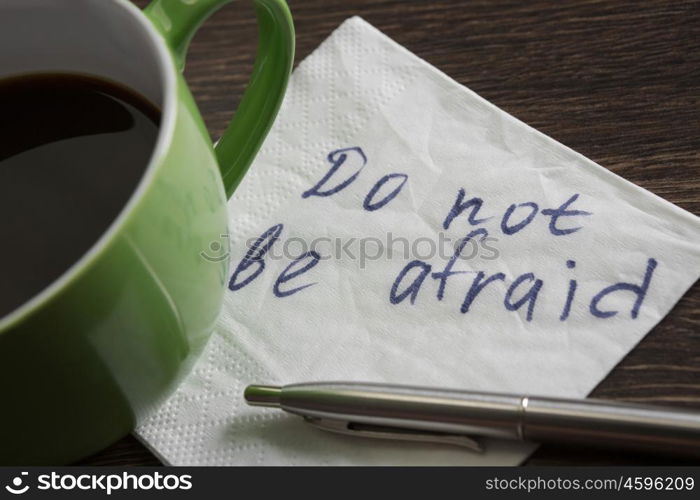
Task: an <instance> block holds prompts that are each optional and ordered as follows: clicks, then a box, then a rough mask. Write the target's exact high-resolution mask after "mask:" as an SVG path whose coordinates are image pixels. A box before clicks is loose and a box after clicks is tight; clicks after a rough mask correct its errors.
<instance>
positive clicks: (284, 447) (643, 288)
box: [139, 18, 700, 464]
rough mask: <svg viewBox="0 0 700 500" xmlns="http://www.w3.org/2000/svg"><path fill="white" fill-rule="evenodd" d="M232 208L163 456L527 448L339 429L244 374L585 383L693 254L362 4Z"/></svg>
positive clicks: (506, 453)
mask: <svg viewBox="0 0 700 500" xmlns="http://www.w3.org/2000/svg"><path fill="white" fill-rule="evenodd" d="M230 220H231V227H230V233H229V234H227V235H222V241H221V242H220V244H218V246H217V248H221V249H225V248H229V247H230V254H226V255H225V257H226V258H229V259H230V262H231V270H230V274H229V276H227V279H228V291H227V297H226V302H225V307H224V312H223V314H222V317H221V320H220V322H219V324H218V326H217V331H216V334H215V336H214V338H213V339H212V340H211V341H210V343H209V345H208V346H207V349H206V351H205V353H204V356H203V358H202V359H201V360H200V362H198V364H197V365H196V366H195V368H194V370H193V372H192V373H191V375H190V376H189V377H188V379H187V380H186V381H185V383H184V384H183V385H182V387H181V388H180V389H179V390H178V391H177V392H176V394H175V395H174V396H173V397H172V398H171V399H170V400H169V401H168V402H166V404H165V405H164V406H163V407H162V408H161V409H160V410H159V411H158V412H157V413H156V414H155V415H153V416H152V417H151V418H150V419H149V420H148V421H146V422H144V424H143V425H142V426H141V427H140V429H139V435H140V436H141V437H142V438H143V439H144V440H145V441H146V442H147V443H148V444H149V445H150V446H151V447H152V448H153V449H154V450H155V451H156V452H157V453H159V454H160V455H161V456H162V457H163V458H164V459H165V460H166V461H168V462H170V463H175V464H470V463H471V464H515V463H518V462H519V461H520V460H522V459H523V458H524V457H525V456H526V455H527V453H528V452H529V451H530V450H531V449H532V447H531V446H529V445H523V444H513V443H505V442H499V441H489V442H488V443H487V452H486V454H484V455H476V454H472V453H469V452H465V451H464V450H461V449H456V448H450V447H446V446H431V445H416V444H406V443H392V442H382V441H379V442H377V441H374V440H368V439H367V440H362V439H351V438H347V437H342V436H333V435H327V434H324V433H322V432H320V431H317V430H315V429H313V428H309V427H308V426H305V425H304V424H303V423H302V422H301V421H300V420H299V419H295V418H293V417H290V416H287V415H284V414H282V413H280V412H274V411H269V412H267V411H261V410H259V409H249V408H247V407H246V406H245V404H244V403H243V402H242V399H241V393H242V389H243V388H244V387H245V385H247V384H249V383H254V382H262V383H293V382H300V381H313V380H329V379H330V380H355V381H377V382H380V381H386V382H394V383H409V384H415V385H438V386H444V387H452V388H464V389H473V390H487V391H501V392H521V393H528V394H539V395H550V396H566V397H584V396H585V395H587V394H588V392H589V391H590V390H591V389H592V388H593V387H594V386H595V385H596V384H597V383H598V382H599V381H600V380H601V379H602V378H603V377H604V376H605V375H606V374H607V373H608V371H609V370H610V369H611V368H612V367H613V366H614V365H615V364H616V363H617V362H618V361H619V360H620V359H621V358H622V357H623V356H624V355H625V354H626V353H627V352H628V351H629V350H630V349H631V348H632V347H633V346H634V345H635V344H636V343H637V342H638V341H639V340H640V339H641V338H642V337H643V336H644V335H645V334H646V333H647V332H648V331H649V330H650V329H651V328H652V327H653V326H654V325H655V324H656V323H657V322H658V321H659V320H660V319H661V318H662V317H663V316H664V315H665V314H667V313H668V311H669V310H670V309H671V307H672V306H673V304H674V303H675V302H676V301H677V300H678V299H679V298H680V297H681V296H682V294H683V293H684V291H685V290H686V289H687V288H688V287H689V286H691V285H692V284H693V283H694V282H695V281H696V280H697V278H698V271H699V270H700V220H699V219H698V218H697V217H695V216H694V215H692V214H690V213H687V212H685V211H683V210H681V209H679V208H678V207H676V206H673V205H671V204H670V203H668V202H666V201H664V200H662V199H660V198H658V197H657V196H655V195H653V194H651V193H649V192H647V191H644V190H642V189H640V188H639V187H637V186H634V185H632V184H631V183H629V182H627V181H625V180H624V179H621V178H620V177H617V176H615V175H614V174H612V173H611V172H609V171H608V170H606V169H604V168H603V167H601V166H599V165H597V164H595V163H593V162H591V161H590V160H588V159H586V158H585V157H583V156H581V155H579V154H578V153H576V152H574V151H572V150H570V149H568V148H567V147H565V146H563V145H561V144H559V143H557V142H556V141H554V140H552V139H551V138H549V137H546V136H544V135H543V134H541V133H539V132H537V131H536V130H534V129H532V128H530V127H528V126H527V125H525V124H523V123H521V122H519V121H518V120H516V119H515V118H513V117H512V116H510V115H508V114H506V113H505V112H503V111H501V110H499V109H498V108H496V107H495V106H493V105H492V104H490V103H488V102H486V101H485V100H483V99H481V98H480V97H479V96H477V95H476V94H474V93H473V92H471V91H470V90H468V89H466V88H464V87H462V86H460V85H459V84H457V83H456V82H454V81H452V80H450V79H449V78H448V77H447V76H446V75H444V74H442V73H440V72H439V71H438V70H436V69H435V68H433V67H432V66H430V65H428V64H427V63H425V62H424V61H422V60H420V59H419V58H417V57H416V56H414V55H412V54H411V53H409V52H408V51H406V50H405V49H404V48H402V47H400V46H399V45H397V44H396V43H394V42H393V41H391V40H390V39H388V38H386V37H385V36H384V35H382V34H381V33H380V32H378V31H377V30H375V29H374V28H372V27H371V26H369V25H368V24H367V23H365V22H364V21H362V20H361V19H359V18H353V19H350V20H348V21H346V22H345V23H344V24H343V25H342V26H341V27H340V28H339V29H338V30H336V31H335V32H334V33H333V34H332V35H331V37H330V38H329V39H328V40H326V41H325V42H324V43H323V44H322V45H321V47H320V48H319V49H317V50H316V51H315V52H314V53H313V54H312V55H311V56H309V57H308V58H307V59H306V60H305V61H304V62H303V63H302V64H301V65H300V66H299V67H298V69H297V70H296V71H295V74H294V75H293V77H292V82H291V84H290V89H289V93H288V95H287V98H286V100H285V103H284V105H283V108H282V111H281V114H280V117H279V119H278V122H277V123H276V124H275V126H274V128H273V131H272V133H271V135H270V137H269V139H268V140H267V142H266V143H265V146H264V147H263V150H262V151H261V154H260V156H259V159H258V160H256V163H255V164H254V165H253V167H252V168H251V171H250V173H249V175H248V176H247V177H246V179H245V180H244V182H243V184H242V185H241V187H240V188H239V191H238V192H237V193H236V195H235V197H234V199H233V200H232V201H231V203H230ZM229 243H230V245H229ZM212 248H213V247H212ZM222 251H223V250H222ZM220 257H221V256H220V255H219V254H217V255H209V254H208V253H207V251H206V249H205V251H204V252H203V258H212V259H216V258H220Z"/></svg>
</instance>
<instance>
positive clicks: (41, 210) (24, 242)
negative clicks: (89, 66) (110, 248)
mask: <svg viewBox="0 0 700 500" xmlns="http://www.w3.org/2000/svg"><path fill="white" fill-rule="evenodd" d="M159 123H160V112H159V111H158V110H157V109H156V108H155V107H154V106H153V105H152V104H151V103H150V102H149V101H148V100H146V98H144V97H142V96H141V95H140V94H138V93H136V92H134V91H132V90H130V89H128V88H126V87H123V86H120V85H118V84H115V83H111V82H107V81H104V80H101V79H97V78H93V77H87V76H81V75H69V74H35V75H28V76H20V77H14V78H8V79H4V80H0V318H2V317H3V316H5V315H6V314H8V313H10V312H11V311H12V310H14V309H16V308H17V307H19V306H20V305H22V304H23V303H24V302H26V301H27V300H29V299H31V298H32V297H33V296H34V295H36V294H37V293H39V292H41V290H43V289H44V288H46V287H47V286H48V285H49V284H51V282H53V281H54V280H55V279H57V278H58V277H59V276H60V275H61V274H62V273H63V272H65V271H66V270H67V269H68V268H69V267H70V266H71V265H72V264H74V263H75V262H77V261H78V260H79V259H80V258H81V257H82V256H83V255H84V254H85V253H86V252H87V251H88V250H89V249H90V247H91V246H92V245H93V244H94V243H95V242H96V241H97V240H98V239H99V237H100V236H101V235H102V234H103V233H104V232H105V230H106V229H107V228H108V227H109V225H110V224H111V223H112V222H113V221H114V219H115V218H116V217H117V215H118V214H119V213H120V211H121V210H122V208H123V207H124V205H125V204H126V202H127V201H128V199H129V197H130V196H131V194H132V193H133V192H134V190H135V188H136V186H137V185H138V183H139V180H140V179H141V177H142V176H143V174H144V171H145V169H146V167H147V165H148V163H149V160H150V158H151V155H152V153H153V149H154V146H155V143H156V140H157V135H158V128H159Z"/></svg>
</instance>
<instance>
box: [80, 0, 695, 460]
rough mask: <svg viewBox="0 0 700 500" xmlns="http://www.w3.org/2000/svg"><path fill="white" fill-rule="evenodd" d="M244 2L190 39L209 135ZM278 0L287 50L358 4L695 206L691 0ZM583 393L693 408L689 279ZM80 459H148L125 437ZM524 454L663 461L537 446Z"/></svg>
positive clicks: (250, 46) (233, 65)
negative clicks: (288, 27)
mask: <svg viewBox="0 0 700 500" xmlns="http://www.w3.org/2000/svg"><path fill="white" fill-rule="evenodd" d="M136 3H137V4H138V5H139V6H141V7H143V6H144V5H145V4H146V3H147V2H145V1H136ZM250 3H251V2H248V1H239V2H234V3H233V4H230V5H228V6H226V7H224V8H223V9H222V10H221V11H220V12H218V13H217V14H216V15H215V16H214V17H213V18H212V19H210V20H209V21H208V23H207V24H206V25H205V26H204V27H203V28H202V29H201V30H200V32H199V33H198V35H197V37H196V38H195V40H194V42H193V44H192V47H191V50H190V54H189V58H188V64H187V69H186V77H187V81H188V82H189V85H190V88H191V89H192V92H193V93H194V95H195V98H196V99H197V102H198V104H199V106H200V110H201V112H202V115H203V117H204V119H205V121H206V123H207V125H208V127H209V130H210V131H211V134H212V137H218V135H219V134H220V133H221V132H222V131H223V129H224V127H225V125H226V123H227V122H228V120H229V119H230V116H231V113H232V110H234V109H235V107H236V105H237V104H238V101H239V99H240V98H241V95H242V93H243V90H244V88H245V85H246V83H247V78H248V75H249V74H250V71H251V68H252V63H253V59H254V54H255V47H256V43H257V42H256V38H257V33H256V26H255V20H254V14H253V10H252V8H251V6H250ZM289 3H290V7H291V9H292V13H293V15H294V20H295V24H296V31H297V62H298V61H300V60H302V59H303V58H304V57H306V56H307V55H308V54H309V53H310V52H311V51H312V50H313V49H314V48H315V47H317V46H318V44H319V43H320V42H321V41H323V40H324V39H325V38H326V37H327V36H328V35H329V34H330V33H331V31H332V30H333V29H334V28H336V27H337V26H338V25H339V24H340V23H341V22H342V21H343V20H344V19H346V18H347V17H350V16H353V15H360V16H362V17H364V18H365V19H366V20H367V21H369V22H370V23H372V24H373V25H374V26H376V27H377V28H379V29H380V30H382V31H383V32H384V33H386V34H387V35H389V36H390V37H392V38H393V39H394V40H396V41H397V42H399V43H400V44H402V45H404V46H405V47H406V48H408V49H409V50H410V51H412V52H414V53H415V54H417V55H418V56H420V57H422V58H424V59H425V60H427V61H428V62H430V63H431V64H433V65H434V66H436V67H438V68H439V69H441V70H442V71H444V72H446V73H447V74H448V75H450V76H451V77H453V78H454V79H456V80H457V81H458V82H460V83H461V84H463V85H466V86H468V87H469V88H471V89H472V90H474V91H475V92H477V93H478V94H480V95H481V96H483V97H484V98H486V99H488V100H490V101H491V102H493V103H495V104H496V105H498V106H499V107H501V108H502V109H504V110H505V111H507V112H509V113H511V114H513V115H514V116H516V117H517V118H519V119H520V120H522V121H524V122H526V123H528V124H530V125H532V126H534V127H535V128H538V129H539V130H541V131H542V132H544V133H545V134H547V135H550V136H552V137H554V138H555V139H557V140H559V141H560V142H562V143H564V144H566V145H568V146H570V147H572V148H573V149H575V150H576V151H579V152H580V153H582V154H584V155H585V156H588V157H589V158H591V159H592V160H594V161H596V162H598V163H600V164H601V165H603V166H605V167H607V168H608V169H610V170H612V171H613V172H615V173H616V174H619V175H621V176H623V177H625V178H626V179H629V180H630V181H633V182H635V183H636V184H638V185H640V186H642V187H644V188H646V189H648V190H650V191H652V192H653V193H656V194H658V195H659V196H661V197H663V198H665V199H667V200H669V201H671V202H673V203H676V204H678V205H679V206H681V207H683V208H685V209H687V210H689V211H691V212H693V213H694V214H696V215H698V214H700V153H699V152H698V151H699V149H700V106H699V104H700V47H699V42H700V2H697V1H669V0H645V1H644V2H637V1H617V0H609V1H597V0H576V1H575V0H571V1H569V0H567V1H557V0H550V1H545V0H532V1H519V0H516V1H485V0H477V1H458V0H454V1H447V0H443V1H434V2H428V1H421V0H410V1H409V0H396V1H393V0H392V1H388V0H387V1H378V0H342V1H341V0H332V1H330V0H290V2H289ZM592 395H593V396H596V397H600V398H610V399H617V400H622V401H637V402H643V403H657V404H665V405H676V406H679V407H691V408H698V409H700V286H698V284H696V285H695V286H693V287H692V288H691V289H690V290H689V291H688V292H687V293H686V294H685V296H684V297H683V299H682V300H681V301H680V302H679V303H678V305H677V306H676V307H675V308H674V309H673V310H672V311H671V312H670V314H669V315H668V316H667V317H666V318H665V319H664V320H663V321H661V323H660V324H659V325H658V326H656V327H655V328H654V329H653V330H652V331H651V333H649V335H648V336H647V337H646V338H645V339H644V340H643V341H642V342H641V343H640V344H639V345H638V346H637V347H636V348H635V349H634V350H633V351H632V352H631V353H630V354H629V355H628V356H627V357H626V358H625V359H624V360H623V361H622V362H621V363H620V364H619V366H617V367H616V368H615V369H614V370H613V371H612V372H611V373H610V374H609V376H608V377H607V378H606V379H605V380H604V381H603V382H602V383H601V384H600V385H599V386H598V387H597V388H596V389H595V391H594V392H593V394H592ZM82 463H84V464H95V465H96V464H110V465H153V464H157V463H159V462H158V460H157V459H156V458H155V457H154V456H153V455H152V454H150V453H149V452H148V451H147V450H146V449H145V448H144V447H143V446H142V445H141V444H140V443H139V442H138V441H137V440H136V439H135V438H133V437H127V438H124V439H123V440H121V441H119V442H118V443H115V444H114V445H113V446H111V447H109V448H107V449H106V450H104V451H102V452H100V453H98V454H97V455H95V456H93V457H90V458H89V459H87V460H84V461H83V462H82ZM527 463H528V464H534V465H538V464H570V465H578V464H580V465H585V464H644V463H648V464H649V463H650V464H661V463H674V462H670V461H668V460H666V459H663V458H661V457H642V456H637V455H622V454H618V453H615V452H582V451H580V450H578V449H567V448H566V447H559V448H556V447H551V446H542V447H541V448H540V449H539V450H538V451H537V452H536V453H535V454H534V455H533V456H532V457H531V458H530V459H529V461H528V462H527Z"/></svg>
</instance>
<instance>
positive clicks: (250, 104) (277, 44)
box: [144, 0, 294, 198]
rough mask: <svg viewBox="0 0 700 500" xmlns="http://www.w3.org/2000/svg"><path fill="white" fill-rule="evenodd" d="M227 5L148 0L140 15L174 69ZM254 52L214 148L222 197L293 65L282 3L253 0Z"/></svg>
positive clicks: (270, 117)
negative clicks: (249, 72) (246, 77)
mask: <svg viewBox="0 0 700 500" xmlns="http://www.w3.org/2000/svg"><path fill="white" fill-rule="evenodd" d="M230 1H231V0H153V1H152V2H151V3H150V4H149V5H148V7H146V9H145V10H144V13H145V14H146V15H147V16H148V18H149V19H150V20H151V22H152V23H153V24H154V25H155V26H156V28H157V29H158V30H159V31H160V32H161V34H162V35H163V37H164V38H165V40H166V42H167V43H168V45H169V46H170V49H171V50H172V52H173V55H174V57H175V61H176V64H177V66H178V69H180V70H182V68H183V67H184V61H185V57H186V55H187V48H188V47H189V44H190V40H191V39H192V37H193V36H194V34H195V32H196V31H197V29H198V28H199V26H201V24H202V23H203V22H204V21H205V20H206V19H207V18H208V17H209V16H210V15H211V14H212V13H214V12H215V11H216V10H217V9H218V8H219V7H221V6H223V5H224V4H227V3H229V2H230ZM254 1H255V10H256V14H257V19H258V53H257V56H256V59H255V65H254V67H253V74H252V75H251V77H250V82H249V83H248V87H247V89H246V91H245V94H244V95H243V99H242V100H241V103H240V104H239V106H238V110H237V111H236V113H235V115H234V116H233V119H232V120H231V122H230V123H229V125H228V127H227V128H226V131H225V132H224V135H223V136H222V137H221V139H219V141H218V142H217V143H216V145H215V147H214V149H215V151H216V157H217V160H218V162H219V168H220V169H221V176H222V177H223V180H224V187H225V188H226V196H227V197H229V198H230V197H231V195H232V194H233V191H234V190H235V189H236V187H237V186H238V184H239V183H240V182H241V179H243V175H244V174H245V172H246V170H248V167H249V166H250V164H251V162H252V161H253V158H255V155H256V153H257V152H258V150H259V149H260V146H261V145H262V143H263V140H264V139H265V136H266V135H267V133H268V131H269V130H270V127H271V126H272V122H273V121H274V119H275V116H277V111H278V110H279V107H280V104H281V103H282V98H283V97H284V92H285V89H286V88H287V81H288V80H289V74H290V72H291V70H292V64H293V62H294V24H293V23H292V15H291V13H290V12H289V7H287V4H286V2H285V1H284V0H254Z"/></svg>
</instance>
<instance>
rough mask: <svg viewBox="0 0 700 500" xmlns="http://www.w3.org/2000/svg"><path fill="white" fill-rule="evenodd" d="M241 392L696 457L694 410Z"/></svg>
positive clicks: (364, 420)
mask: <svg viewBox="0 0 700 500" xmlns="http://www.w3.org/2000/svg"><path fill="white" fill-rule="evenodd" d="M245 397H246V400H247V401H248V403H249V404H251V405H254V406H269V407H275V408H280V409H283V410H286V411H288V412H290V413H294V414H298V415H301V416H304V417H305V418H307V419H309V418H310V419H327V420H331V421H347V422H348V423H349V424H350V425H352V424H366V425H380V426H388V427H395V428H407V429H417V430H426V431H431V432H441V433H446V434H455V435H465V436H488V437H495V438H505V439H520V440H528V441H534V442H541V443H544V442H554V443H564V444H568V443H570V444H581V445H586V446H594V447H606V448H607V447H613V448H615V447H617V448H626V449H634V450H643V451H647V452H658V453H664V454H666V453H668V454H676V455H686V456H696V457H697V456H700V413H698V412H693V411H688V410H683V409H675V408H664V407H654V406H647V405H636V404H629V403H617V402H613V401H601V400H593V399H582V400H571V399H554V398H540V397H522V396H515V395H508V394H495V393H494V394H492V393H481V392H464V391H455V390H443V389H429V388H420V387H407V386H391V385H379V384H376V385H375V384H354V383H310V384H293V385H287V386H284V387H283V388H279V387H270V386H251V387H249V388H248V389H247V390H246V394H245Z"/></svg>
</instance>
